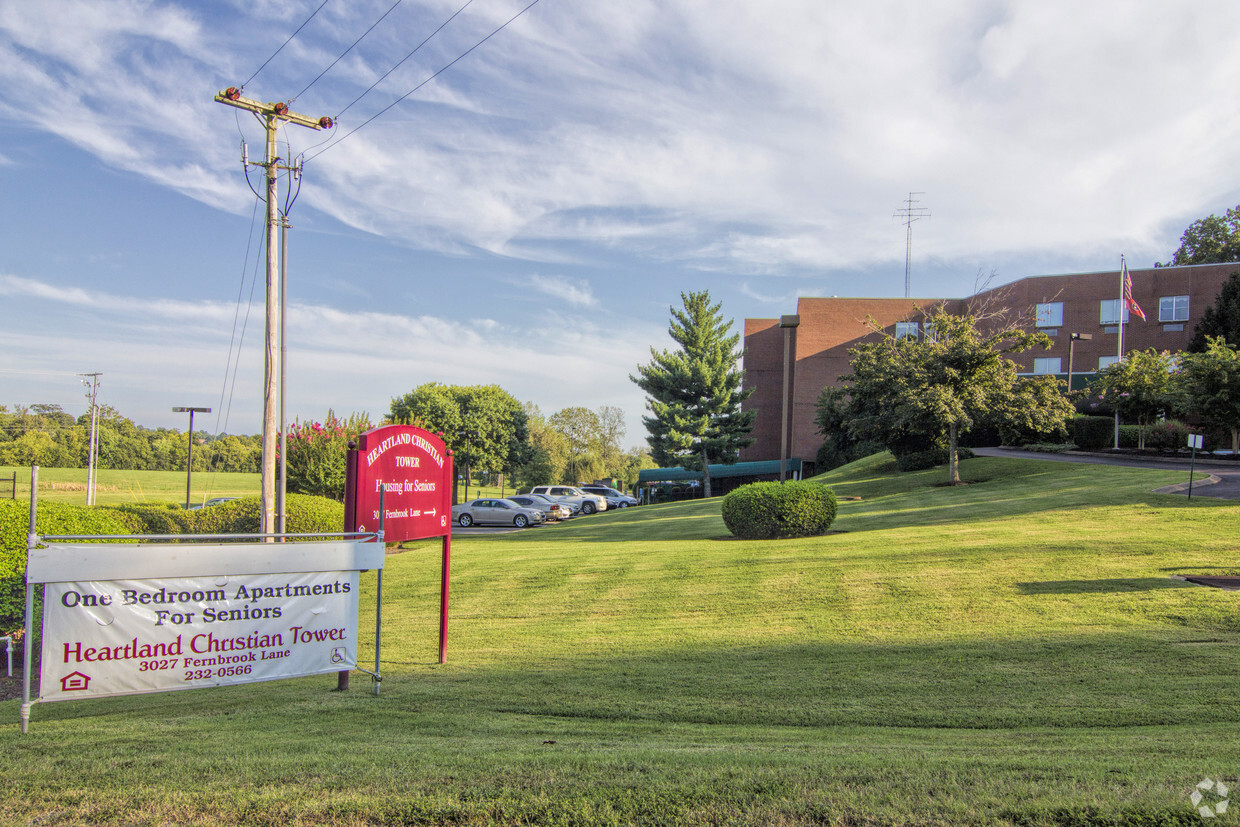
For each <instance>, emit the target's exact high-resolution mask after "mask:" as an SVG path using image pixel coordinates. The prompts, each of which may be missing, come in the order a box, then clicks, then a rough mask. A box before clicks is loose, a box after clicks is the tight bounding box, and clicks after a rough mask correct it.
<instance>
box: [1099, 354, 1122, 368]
mask: <svg viewBox="0 0 1240 827" xmlns="http://www.w3.org/2000/svg"><path fill="white" fill-rule="evenodd" d="M1118 361H1119V357H1118V356H1099V357H1098V370H1106V369H1107V368H1109V367H1111V365H1113V364H1115V363H1116V362H1118Z"/></svg>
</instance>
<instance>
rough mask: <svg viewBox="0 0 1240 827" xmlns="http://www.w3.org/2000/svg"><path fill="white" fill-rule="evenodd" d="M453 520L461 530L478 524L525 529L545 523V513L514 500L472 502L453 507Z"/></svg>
mask: <svg viewBox="0 0 1240 827" xmlns="http://www.w3.org/2000/svg"><path fill="white" fill-rule="evenodd" d="M452 519H453V520H455V521H456V524H457V525H459V526H460V527H461V528H469V527H470V526H471V525H474V524H475V523H477V524H478V525H482V524H483V523H498V524H500V525H515V526H516V527H517V528H525V527H526V526H529V525H538V524H539V523H541V522H543V513H542V511H540V510H538V509H537V508H525V507H524V506H522V505H518V504H517V503H514V502H513V501H512V500H493V499H487V500H472V501H471V502H467V503H461V504H460V505H454V506H452Z"/></svg>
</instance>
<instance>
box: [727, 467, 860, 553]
mask: <svg viewBox="0 0 1240 827" xmlns="http://www.w3.org/2000/svg"><path fill="white" fill-rule="evenodd" d="M835 512H836V501H835V494H834V493H833V492H832V491H831V489H829V488H826V487H824V486H821V485H817V484H815V483H810V482H795V481H794V482H785V483H778V482H755V483H750V484H749V485H742V486H741V487H740V488H737V489H735V490H734V491H732V492H730V493H729V494H728V495H727V496H725V497H724V498H723V522H724V524H726V525H727V527H728V531H730V532H732V534H733V535H734V536H736V537H739V538H741V539H742V540H769V539H774V538H777V537H812V536H815V535H818V534H825V533H826V531H827V529H828V528H830V527H831V523H832V521H834V520H835Z"/></svg>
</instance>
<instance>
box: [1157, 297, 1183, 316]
mask: <svg viewBox="0 0 1240 827" xmlns="http://www.w3.org/2000/svg"><path fill="white" fill-rule="evenodd" d="M1158 321H1160V322H1186V321H1188V296H1163V297H1162V298H1161V299H1159V300H1158Z"/></svg>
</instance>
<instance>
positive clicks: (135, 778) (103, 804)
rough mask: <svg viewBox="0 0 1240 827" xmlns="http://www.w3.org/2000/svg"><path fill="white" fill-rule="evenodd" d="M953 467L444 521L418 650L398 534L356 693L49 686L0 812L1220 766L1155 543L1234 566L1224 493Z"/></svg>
mask: <svg viewBox="0 0 1240 827" xmlns="http://www.w3.org/2000/svg"><path fill="white" fill-rule="evenodd" d="M962 472H963V474H964V476H965V478H966V479H967V480H970V481H971V484H969V485H965V486H960V487H943V486H940V485H938V483H940V482H941V480H942V478H943V476H944V472H943V471H942V469H936V470H934V471H930V472H924V473H917V474H895V473H894V472H893V471H892V470H891V469H890V467H889V464H888V463H885V462H884V461H883V460H882V458H872V459H870V460H867V461H863V462H862V463H857V464H854V465H853V466H849V467H848V468H845V469H840V470H839V471H837V472H834V473H832V474H828V475H826V476H825V477H824V478H823V479H822V481H823V482H825V483H826V484H829V485H831V487H832V488H833V489H834V490H835V491H836V493H837V494H838V495H839V496H840V497H841V498H842V500H841V504H840V516H839V519H838V520H837V522H836V523H835V525H834V526H833V531H834V533H832V534H830V535H828V536H825V537H818V538H812V539H805V540H785V541H777V542H745V541H737V540H732V539H728V538H727V532H726V530H725V528H724V526H723V523H722V521H721V520H720V518H719V501H718V500H709V501H696V502H691V503H684V504H673V505H662V506H649V507H642V508H637V509H627V510H625V511H622V512H611V513H604V514H600V515H596V516H594V517H590V518H584V519H577V520H574V521H571V522H569V523H566V524H564V525H552V526H546V527H543V528H538V529H532V530H529V531H525V532H520V533H514V534H509V535H503V536H496V537H469V538H464V537H462V538H458V539H456V540H455V541H454V542H453V581H452V584H453V585H452V587H453V591H452V626H451V631H450V638H449V649H448V653H449V660H448V663H447V664H446V665H442V666H441V665H438V664H437V663H436V662H435V660H436V653H437V645H436V644H437V642H436V630H437V612H438V582H439V580H438V577H439V575H438V570H439V549H438V545H437V544H435V543H432V544H418V545H415V546H413V547H411V548H409V549H407V550H404V551H403V552H400V553H396V554H393V555H391V556H389V558H388V565H387V568H386V571H385V575H384V607H385V611H384V638H383V641H384V642H383V670H384V681H383V683H382V687H381V694H380V695H379V696H378V697H375V696H373V695H372V694H370V691H369V690H370V682H369V679H367V678H365V677H364V676H358V675H356V674H355V676H354V678H353V683H354V689H353V690H352V691H351V692H349V693H347V694H339V693H334V692H331V691H330V689H331V688H332V687H334V685H335V680H334V677H318V678H306V679H300V680H295V681H284V682H276V683H268V684H257V685H252V686H246V687H236V688H230V689H218V690H202V691H192V692H180V693H169V694H164V695H149V696H141V697H133V698H119V699H112V700H103V701H93V702H67V703H58V704H46V705H38V706H36V707H35V708H34V711H33V716H32V719H33V720H32V724H31V733H30V734H29V735H27V736H25V737H22V736H21V735H20V734H18V727H17V717H18V705H17V703H16V702H6V703H3V704H0V720H3V721H5V723H4V724H3V725H0V749H2V750H3V752H4V754H5V756H6V759H5V768H6V773H5V775H6V781H7V782H8V783H7V785H6V786H4V787H0V823H26V822H37V823H41V824H42V823H102V824H113V823H115V824H166V823H176V824H216V823H221V824H231V823H242V824H286V823H290V824H349V825H354V824H387V823H398V824H439V823H445V824H565V825H568V824H667V825H678V824H841V825H853V824H1020V825H1036V824H1074V825H1075V824H1169V823H1170V824H1174V823H1180V824H1197V823H1201V821H1200V817H1199V816H1198V815H1197V813H1196V812H1195V810H1194V809H1193V808H1192V807H1191V806H1190V803H1189V798H1188V796H1189V793H1190V792H1191V790H1192V788H1193V786H1194V785H1195V784H1196V783H1197V782H1198V781H1199V780H1201V779H1202V778H1203V777H1210V778H1223V779H1226V780H1229V781H1234V780H1235V779H1236V777H1237V775H1240V773H1238V772H1237V769H1238V768H1240V745H1237V738H1236V735H1237V732H1238V730H1240V727H1238V726H1237V724H1236V721H1237V718H1238V716H1240V659H1238V657H1237V655H1238V654H1240V648H1238V645H1240V613H1238V612H1237V599H1238V595H1237V593H1234V592H1224V591H1221V590H1216V589H1208V588H1202V587H1197V586H1191V585H1188V584H1185V583H1183V582H1182V581H1179V580H1175V579H1173V578H1172V577H1171V575H1173V574H1188V573H1198V574H1231V573H1240V561H1237V559H1236V555H1235V551H1234V549H1235V540H1234V538H1235V536H1236V533H1237V527H1238V526H1237V518H1238V517H1240V505H1235V504H1232V503H1230V502H1227V501H1218V500H1210V499H1208V498H1205V497H1200V496H1195V497H1194V499H1193V500H1192V502H1191V503H1189V502H1188V501H1187V500H1186V499H1185V498H1184V497H1182V496H1179V497H1177V496H1173V495H1160V494H1154V493H1151V492H1152V489H1154V488H1157V487H1160V486H1163V485H1168V484H1170V483H1173V482H1182V481H1183V479H1184V476H1185V475H1184V474H1183V473H1182V472H1164V471H1140V470H1131V469H1116V468H1107V467H1103V466H1085V465H1068V464H1060V463H1044V462H1038V461H1035V460H1027V461H1025V460H1008V459H990V458H978V459H973V460H969V461H968V462H966V463H964V464H963V465H962ZM1202 490H1204V489H1201V490H1199V491H1198V492H1197V493H1198V494H1200V493H1201V491H1202ZM851 498H859V499H851ZM364 583H365V584H366V586H367V597H368V598H372V597H373V584H374V576H373V575H366V576H364ZM369 611H373V604H371V606H370V607H368V608H364V609H363V620H362V624H361V626H362V629H363V635H364V640H363V649H364V650H365V649H367V648H368V647H370V646H371V640H372V638H371V637H370V635H369V633H367V631H366V630H367V629H369V628H370V625H371V624H370V622H369V620H368V614H367V612H369ZM370 652H371V653H373V649H370ZM366 657H367V653H366V652H365V651H363V659H365V658H366ZM369 657H371V658H373V654H370V655H369ZM1233 818H1234V816H1232V815H1228V816H1227V817H1226V818H1224V819H1221V820H1220V821H1222V822H1224V823H1226V822H1227V819H1233ZM1216 823H1217V822H1216Z"/></svg>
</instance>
